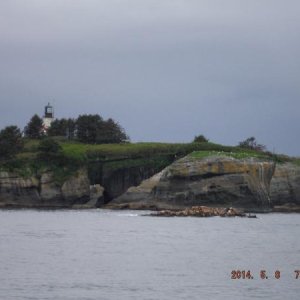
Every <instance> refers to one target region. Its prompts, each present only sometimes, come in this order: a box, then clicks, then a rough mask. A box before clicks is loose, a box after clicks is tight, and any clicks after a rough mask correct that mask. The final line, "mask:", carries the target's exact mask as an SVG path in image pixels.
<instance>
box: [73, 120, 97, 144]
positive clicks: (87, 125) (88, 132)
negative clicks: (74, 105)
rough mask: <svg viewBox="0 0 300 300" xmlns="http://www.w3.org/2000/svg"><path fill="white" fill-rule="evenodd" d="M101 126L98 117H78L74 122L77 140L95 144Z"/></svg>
mask: <svg viewBox="0 0 300 300" xmlns="http://www.w3.org/2000/svg"><path fill="white" fill-rule="evenodd" d="M102 124H103V119H102V118H101V117H100V116H99V115H80V116H79V117H78V119H77V121H76V128H77V138H78V139H79V141H81V142H83V143H88V144H95V143H96V140H97V132H98V130H99V129H100V128H101V127H102Z"/></svg>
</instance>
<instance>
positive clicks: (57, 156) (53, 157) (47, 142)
mask: <svg viewBox="0 0 300 300" xmlns="http://www.w3.org/2000/svg"><path fill="white" fill-rule="evenodd" d="M38 150H39V155H38V157H39V159H40V160H43V161H47V162H49V161H50V162H53V161H56V162H61V161H63V159H64V155H63V151H62V147H61V145H60V144H59V143H58V142H56V141H55V140H53V139H52V138H45V139H42V140H41V141H40V143H39V146H38Z"/></svg>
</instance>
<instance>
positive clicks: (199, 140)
mask: <svg viewBox="0 0 300 300" xmlns="http://www.w3.org/2000/svg"><path fill="white" fill-rule="evenodd" d="M207 142H208V139H207V138H206V137H205V136H204V135H203V134H200V135H196V136H195V138H194V141H193V143H207Z"/></svg>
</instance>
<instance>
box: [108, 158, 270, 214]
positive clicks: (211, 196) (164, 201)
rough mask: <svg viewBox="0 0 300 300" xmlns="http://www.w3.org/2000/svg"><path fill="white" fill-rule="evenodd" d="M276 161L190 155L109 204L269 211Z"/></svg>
mask: <svg viewBox="0 0 300 300" xmlns="http://www.w3.org/2000/svg"><path fill="white" fill-rule="evenodd" d="M274 171H275V164H274V163H273V162H270V161H263V160H259V159H254V158H248V159H241V160H239V159H235V158H232V157H227V156H210V157H206V158H203V159H197V158H193V157H192V156H187V157H185V158H183V159H180V160H178V161H176V162H175V163H173V164H172V165H170V166H169V167H167V168H165V169H164V170H163V171H162V172H160V173H159V174H157V175H155V176H154V177H152V178H150V179H148V180H145V181H144V182H143V183H142V184H141V185H140V186H138V187H133V188H130V189H129V190H128V191H127V192H126V193H125V194H123V195H122V196H120V197H118V198H116V199H115V200H113V201H112V202H111V203H110V204H109V207H121V208H122V207H129V208H158V209H168V208H182V207H191V206H195V205H208V206H227V207H229V206H234V207H242V208H245V209H247V210H251V211H268V210H269V209H270V207H271V206H272V203H271V198H270V183H271V179H272V177H273V174H274Z"/></svg>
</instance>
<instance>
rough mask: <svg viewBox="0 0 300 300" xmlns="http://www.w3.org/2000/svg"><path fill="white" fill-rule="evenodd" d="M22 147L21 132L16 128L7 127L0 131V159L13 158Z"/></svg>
mask: <svg viewBox="0 0 300 300" xmlns="http://www.w3.org/2000/svg"><path fill="white" fill-rule="evenodd" d="M23 147H24V143H23V139H22V134H21V130H20V129H19V128H18V127H17V126H7V127H5V128H4V129H2V130H1V131H0V159H9V158H12V157H14V156H15V155H16V154H17V153H18V152H20V151H21V150H22V149H23Z"/></svg>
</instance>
